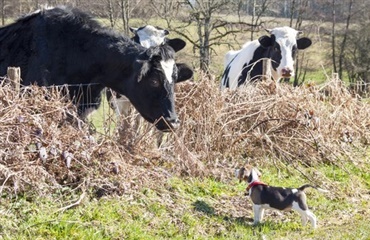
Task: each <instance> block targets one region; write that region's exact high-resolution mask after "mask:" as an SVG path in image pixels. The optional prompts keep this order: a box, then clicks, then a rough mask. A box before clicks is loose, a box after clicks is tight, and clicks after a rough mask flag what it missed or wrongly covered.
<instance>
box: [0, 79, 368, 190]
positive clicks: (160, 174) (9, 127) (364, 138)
mask: <svg viewBox="0 0 370 240" xmlns="http://www.w3.org/2000/svg"><path fill="white" fill-rule="evenodd" d="M176 91H177V100H176V101H177V107H178V113H179V115H180V118H181V119H182V126H181V128H180V129H178V130H177V131H176V132H175V133H167V134H165V135H164V136H162V137H161V138H162V140H161V145H160V147H157V146H156V144H157V138H158V137H157V133H156V131H154V130H152V128H153V127H152V126H149V125H147V126H144V127H142V128H141V129H140V131H137V129H130V130H127V129H126V130H124V131H122V130H121V131H117V133H116V134H114V135H113V136H105V135H102V134H97V133H91V130H90V128H89V125H88V124H85V123H83V122H81V121H79V120H78V117H77V114H76V111H75V108H74V106H73V105H72V104H71V103H70V102H69V101H68V100H67V99H66V98H65V97H63V94H61V93H62V90H61V89H57V88H45V87H42V88H40V87H36V86H30V87H26V88H24V89H23V90H22V91H21V92H20V93H19V92H17V91H15V90H14V89H13V88H12V86H11V84H9V82H8V81H2V83H1V86H0V194H4V193H7V194H10V195H11V194H13V193H15V194H18V193H22V192H24V191H32V192H35V193H39V194H44V193H48V192H51V191H55V190H57V189H61V188H63V187H65V186H69V187H71V188H81V189H83V190H92V191H94V193H96V194H97V196H102V195H105V194H111V193H117V194H124V193H128V192H130V191H135V190H136V189H137V188H139V187H141V186H143V185H145V186H147V187H153V188H157V187H158V186H160V185H163V184H164V183H165V181H164V180H165V179H167V178H168V177H170V176H172V175H182V176H194V177H202V176H210V175H212V176H215V177H217V178H219V179H228V178H231V177H232V168H233V167H235V166H236V165H238V164H240V163H242V162H244V161H245V160H247V161H249V162H250V163H251V164H267V165H268V164H274V163H275V162H276V161H279V162H282V163H284V164H291V165H293V166H294V165H295V164H300V165H303V166H309V167H310V166H315V164H319V163H326V164H335V165H338V166H341V161H342V160H343V159H346V160H348V161H354V162H356V163H357V164H361V158H357V157H358V156H359V155H360V154H363V153H364V151H363V149H364V148H366V147H367V146H368V143H369V137H370V132H369V130H368V129H369V126H370V107H369V103H368V102H367V101H365V100H363V99H360V98H358V97H355V96H353V95H352V94H351V93H350V92H349V91H348V90H347V88H346V87H345V86H344V85H343V83H342V82H341V81H339V80H331V81H328V82H327V83H325V84H324V85H307V86H303V87H299V88H293V87H292V86H290V85H285V84H277V85H276V84H275V83H274V82H268V81H267V82H261V83H258V84H255V85H247V86H245V87H243V88H240V89H239V90H237V91H225V92H220V91H219V86H218V84H217V83H216V81H214V80H210V79H207V78H206V77H200V80H199V81H197V82H188V83H183V84H179V86H178V87H177V89H176ZM127 136H130V138H129V141H128V140H127V139H128V138H127ZM362 159H363V158H362ZM307 177H308V178H310V176H307Z"/></svg>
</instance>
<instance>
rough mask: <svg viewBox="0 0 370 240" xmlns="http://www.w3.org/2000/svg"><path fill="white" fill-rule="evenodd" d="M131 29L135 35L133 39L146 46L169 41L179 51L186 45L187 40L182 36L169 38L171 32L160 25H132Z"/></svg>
mask: <svg viewBox="0 0 370 240" xmlns="http://www.w3.org/2000/svg"><path fill="white" fill-rule="evenodd" d="M130 31H131V32H132V33H133V34H134V35H135V36H134V37H133V38H132V40H134V41H135V42H137V43H140V44H141V45H142V46H143V47H146V48H149V47H155V46H159V45H161V44H165V43H167V44H169V45H170V46H171V47H172V48H173V50H175V52H178V51H180V50H181V49H183V48H184V47H185V46H186V42H185V41H184V40H182V39H180V38H172V39H171V38H168V37H167V35H168V34H170V32H169V31H168V30H166V29H163V28H160V27H155V26H152V25H145V26H143V27H139V28H134V27H130Z"/></svg>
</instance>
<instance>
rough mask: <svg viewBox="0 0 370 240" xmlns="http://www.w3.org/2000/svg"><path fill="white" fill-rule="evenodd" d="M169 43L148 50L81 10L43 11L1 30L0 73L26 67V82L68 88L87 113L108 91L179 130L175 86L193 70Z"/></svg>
mask: <svg viewBox="0 0 370 240" xmlns="http://www.w3.org/2000/svg"><path fill="white" fill-rule="evenodd" d="M174 57H175V51H174V50H173V49H172V48H171V47H170V46H169V45H166V44H165V45H161V46H158V47H152V48H149V49H147V48H145V47H143V46H141V45H139V44H137V43H135V42H133V41H132V40H130V39H129V38H127V37H125V36H122V35H120V34H118V33H116V32H113V31H112V30H110V29H108V28H104V27H102V26H101V25H100V24H99V23H98V22H97V21H95V20H93V19H92V17H91V16H90V15H88V14H86V13H84V12H82V11H80V10H78V9H76V8H67V7H57V8H49V9H43V10H39V11H37V12H34V13H31V14H29V15H26V16H24V17H22V18H20V19H18V20H17V21H16V22H15V23H12V24H10V25H7V26H5V27H2V28H0V74H1V75H5V74H6V70H7V67H8V66H18V67H20V68H21V78H22V80H23V82H22V84H24V85H29V84H33V83H36V84H38V85H43V86H50V85H64V84H67V85H68V90H69V94H70V96H71V98H72V100H73V101H74V103H75V104H76V105H77V107H78V110H79V113H80V114H81V115H83V114H84V113H85V112H86V111H87V109H89V108H96V107H97V106H96V105H99V104H98V103H100V96H101V91H102V89H103V88H104V87H109V88H111V89H113V90H114V91H117V92H118V93H120V94H123V95H125V96H126V97H127V98H128V99H129V100H130V102H131V103H132V104H133V105H134V107H135V108H136V109H137V110H138V111H139V113H140V114H141V115H142V116H143V117H144V118H145V119H146V120H147V121H148V122H150V123H155V126H156V127H157V128H158V129H159V130H162V131H168V130H170V129H171V128H176V127H178V126H179V123H180V121H179V120H178V118H177V115H176V111H175V107H174V96H173V95H174V84H175V83H176V82H180V81H183V80H186V79H187V78H188V76H189V75H192V70H191V69H190V68H189V67H188V66H186V65H185V64H176V63H175V61H174Z"/></svg>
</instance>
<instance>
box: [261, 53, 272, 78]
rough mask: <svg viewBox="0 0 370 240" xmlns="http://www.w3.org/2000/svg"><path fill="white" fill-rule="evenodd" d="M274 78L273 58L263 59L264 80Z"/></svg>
mask: <svg viewBox="0 0 370 240" xmlns="http://www.w3.org/2000/svg"><path fill="white" fill-rule="evenodd" d="M271 78H272V73H271V59H270V58H264V59H262V80H270V79H271Z"/></svg>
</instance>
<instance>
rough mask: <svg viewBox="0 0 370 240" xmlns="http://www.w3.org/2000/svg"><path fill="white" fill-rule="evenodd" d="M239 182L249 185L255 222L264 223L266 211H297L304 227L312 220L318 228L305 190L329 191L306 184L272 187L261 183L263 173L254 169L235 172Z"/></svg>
mask: <svg viewBox="0 0 370 240" xmlns="http://www.w3.org/2000/svg"><path fill="white" fill-rule="evenodd" d="M235 175H236V177H237V178H238V179H239V181H246V182H247V183H248V187H247V193H248V194H249V196H250V198H251V199H252V202H253V213H254V218H253V219H254V222H253V224H258V223H259V222H261V221H262V218H263V214H264V210H265V209H277V210H281V211H283V210H291V209H293V210H295V211H297V212H299V213H300V214H301V219H302V225H303V226H305V225H306V224H307V221H308V220H310V222H311V225H312V227H313V228H316V216H315V215H314V214H313V213H312V212H311V211H310V210H309V209H308V206H307V202H306V194H305V193H304V189H305V188H307V187H312V188H315V189H317V190H318V191H321V192H328V191H327V190H324V189H321V188H318V187H315V186H312V185H310V184H305V185H303V186H301V187H299V188H284V187H272V186H268V185H267V184H265V183H263V182H261V181H260V179H259V177H260V176H261V173H260V172H259V171H258V170H257V169H255V168H252V169H251V170H248V169H246V168H245V167H242V168H241V169H237V170H236V171H235Z"/></svg>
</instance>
